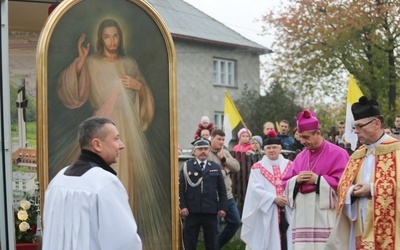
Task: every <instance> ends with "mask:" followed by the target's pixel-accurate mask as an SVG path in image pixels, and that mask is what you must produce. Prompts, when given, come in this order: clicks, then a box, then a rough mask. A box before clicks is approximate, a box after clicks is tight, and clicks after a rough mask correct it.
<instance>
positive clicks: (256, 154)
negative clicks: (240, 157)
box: [246, 135, 264, 163]
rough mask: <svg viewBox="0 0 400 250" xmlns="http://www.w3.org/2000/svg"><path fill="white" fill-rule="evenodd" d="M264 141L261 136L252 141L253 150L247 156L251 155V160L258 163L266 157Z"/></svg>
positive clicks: (256, 136)
mask: <svg viewBox="0 0 400 250" xmlns="http://www.w3.org/2000/svg"><path fill="white" fill-rule="evenodd" d="M262 146H263V141H262V138H261V136H259V135H255V136H253V138H252V139H251V150H249V151H247V152H246V155H251V160H252V161H253V162H254V163H256V162H258V161H260V160H261V159H262V157H263V155H264V150H263V148H262Z"/></svg>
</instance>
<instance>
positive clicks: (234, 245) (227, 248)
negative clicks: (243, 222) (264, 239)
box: [197, 240, 246, 250]
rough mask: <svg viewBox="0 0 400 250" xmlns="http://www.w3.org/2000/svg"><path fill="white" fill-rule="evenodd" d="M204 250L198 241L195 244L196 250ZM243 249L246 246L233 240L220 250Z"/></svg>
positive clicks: (201, 243)
mask: <svg viewBox="0 0 400 250" xmlns="http://www.w3.org/2000/svg"><path fill="white" fill-rule="evenodd" d="M204 249H205V246H204V242H202V241H199V242H198V243H197V250H204ZM244 249H246V244H244V242H243V241H241V240H233V241H231V242H229V243H228V244H226V245H225V246H224V247H223V248H221V250H244Z"/></svg>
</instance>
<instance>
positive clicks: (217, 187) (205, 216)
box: [179, 158, 227, 250]
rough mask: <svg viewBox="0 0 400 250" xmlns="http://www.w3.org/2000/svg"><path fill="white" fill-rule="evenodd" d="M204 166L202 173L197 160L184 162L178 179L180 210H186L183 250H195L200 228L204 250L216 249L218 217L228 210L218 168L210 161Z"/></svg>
mask: <svg viewBox="0 0 400 250" xmlns="http://www.w3.org/2000/svg"><path fill="white" fill-rule="evenodd" d="M199 161H200V160H199ZM204 162H206V163H205V168H204V170H202V168H201V166H200V164H199V163H198V160H197V159H196V158H195V159H190V160H188V161H186V162H185V164H184V166H183V168H182V170H181V172H180V175H179V202H180V208H181V209H183V208H187V209H188V210H189V216H187V217H186V220H185V226H184V244H185V250H195V249H196V244H197V238H198V235H199V230H200V227H203V233H204V241H205V245H206V249H207V250H211V249H216V248H217V247H216V245H217V241H216V240H217V233H218V231H217V213H218V211H219V210H224V211H226V210H227V194H226V187H225V182H224V178H223V176H222V172H221V167H220V166H219V165H218V164H217V163H215V162H213V161H209V160H205V161H204Z"/></svg>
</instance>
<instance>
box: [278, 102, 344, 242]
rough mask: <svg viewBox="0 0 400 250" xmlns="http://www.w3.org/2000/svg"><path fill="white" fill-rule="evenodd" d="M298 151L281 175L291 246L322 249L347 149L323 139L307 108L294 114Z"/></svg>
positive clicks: (318, 125)
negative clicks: (300, 148) (282, 176)
mask: <svg viewBox="0 0 400 250" xmlns="http://www.w3.org/2000/svg"><path fill="white" fill-rule="evenodd" d="M297 129H298V132H299V138H300V142H301V144H303V145H304V147H305V149H304V150H303V151H301V152H300V153H299V154H298V155H297V156H296V159H295V160H294V162H293V167H292V168H291V169H290V170H289V171H288V173H287V174H286V176H285V177H284V178H283V182H284V185H285V186H286V188H285V196H286V198H287V200H288V206H289V207H290V208H292V209H293V215H292V219H291V222H290V224H291V227H292V239H293V244H292V249H293V250H298V249H314V250H319V249H323V247H324V246H325V244H326V242H327V240H328V237H329V234H330V232H331V229H332V228H333V226H334V223H335V217H336V216H335V208H336V202H335V199H336V189H337V185H338V183H339V179H340V177H341V176H342V173H343V171H344V168H345V167H346V163H347V161H348V159H349V155H348V154H347V152H346V151H345V150H344V149H343V148H341V147H339V146H337V145H335V144H333V143H330V142H328V141H326V140H325V139H324V137H323V136H322V131H321V128H320V124H319V121H318V119H317V117H316V116H315V114H314V113H313V112H311V111H310V110H304V111H302V112H300V113H299V114H298V115H297Z"/></svg>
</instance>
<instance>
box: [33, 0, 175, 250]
mask: <svg viewBox="0 0 400 250" xmlns="http://www.w3.org/2000/svg"><path fill="white" fill-rule="evenodd" d="M109 20H112V21H114V22H116V23H118V25H119V27H120V30H121V34H123V36H122V35H121V37H120V40H121V43H120V47H122V46H121V44H123V45H124V46H123V48H124V53H125V56H124V58H125V57H129V58H131V59H132V60H130V62H131V63H130V64H128V65H129V66H132V65H133V66H132V69H131V68H130V67H129V69H125V68H126V66H115V68H114V67H108V66H104V65H103V66H100V64H96V57H99V55H101V48H102V49H103V50H107V49H108V48H107V46H106V45H105V44H102V45H101V42H100V43H99V41H100V40H101V39H99V37H98V34H97V33H98V31H99V30H100V26H101V24H103V23H104V22H107V21H109ZM83 34H84V35H83ZM88 44H90V45H89V46H88ZM82 47H83V48H87V51H88V55H87V58H86V63H85V64H84V66H83V67H80V66H81V64H79V60H78V58H80V57H79V55H80V52H81V55H82V49H81V50H79V48H82ZM79 51H80V52H79ZM121 53H122V52H121ZM175 57H176V56H175V48H174V43H173V40H172V37H171V34H170V33H169V31H168V28H167V26H166V24H165V22H164V21H163V20H162V18H161V16H160V15H159V14H158V13H157V11H156V10H155V9H154V8H153V7H152V6H151V5H150V4H149V3H148V2H147V1H144V0H130V1H126V0H83V1H76V0H65V1H63V2H62V3H60V4H59V5H58V6H57V7H56V8H55V9H54V11H53V13H52V14H51V15H50V16H49V18H48V19H47V21H46V24H45V26H44V28H43V29H42V32H41V34H40V38H39V41H38V46H37V157H38V176H39V182H40V190H41V197H42V199H41V204H42V205H43V200H44V192H45V190H46V188H47V186H48V183H49V182H50V181H51V179H52V178H53V177H54V176H55V174H57V172H58V171H59V170H61V169H62V168H64V167H66V166H68V165H69V164H71V163H73V161H74V159H76V157H77V156H78V154H79V147H78V146H77V127H78V125H79V124H80V123H81V122H82V121H83V120H85V119H86V118H88V117H90V116H93V115H96V116H105V117H109V118H111V119H112V120H113V121H114V122H115V123H116V126H117V128H118V130H119V131H120V134H121V140H122V141H123V142H124V144H125V146H126V148H125V149H124V150H123V151H122V152H124V151H126V153H124V154H122V153H121V156H120V159H119V162H121V164H120V165H118V166H117V167H116V168H117V173H118V177H119V178H120V179H121V181H122V182H123V184H124V186H125V187H126V188H127V192H128V194H129V197H130V205H131V207H132V210H133V213H134V216H135V219H136V222H137V224H138V233H139V235H140V236H141V238H142V241H143V246H144V247H143V249H178V248H179V243H180V238H181V236H180V226H179V212H178V180H177V172H178V152H177V148H178V147H177V113H176V110H177V100H176V99H177V96H176V61H175V60H176V58H175ZM89 59H90V60H89ZM89 62H90V63H89ZM92 62H93V65H97V66H95V67H93V65H92V64H91V63H92ZM77 65H79V66H77ZM103 67H104V68H103ZM82 68H83V69H82ZM104 69H105V70H104ZM111 69H112V71H115V74H116V75H118V76H119V77H121V76H122V75H123V74H124V73H121V71H124V70H126V71H129V74H130V73H131V72H132V74H134V75H135V77H138V78H136V79H139V77H140V79H143V83H142V85H141V88H140V90H137V91H132V90H129V91H128V90H126V91H123V90H121V87H118V88H119V90H117V92H115V93H117V94H115V95H114V94H113V93H114V92H113V90H114V89H110V86H109V84H110V83H111V82H113V81H112V80H113V79H112V76H111V75H112V74H113V72H111V71H110V72H111V73H107V74H105V73H104V72H105V71H106V70H107V71H108V70H111ZM71 72H72V73H71ZM83 75H84V76H85V77H83ZM109 76H110V78H108V77H109ZM105 78H107V79H105ZM82 79H84V80H82ZM81 81H83V82H85V85H84V86H86V87H85V90H86V91H87V94H84V95H81V93H82V92H81V90H82V89H79V87H80V86H83V85H73V83H74V82H79V84H81ZM140 82H142V81H140ZM65 84H67V85H65ZM114 85H115V83H114ZM64 86H68V88H64ZM71 86H72V87H71ZM77 86H78V87H77ZM74 88H78V91H75V90H77V89H74ZM144 92H145V93H146V94H143V93H144ZM121 100H123V101H121ZM110 216H112V215H110Z"/></svg>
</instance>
